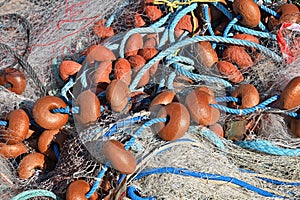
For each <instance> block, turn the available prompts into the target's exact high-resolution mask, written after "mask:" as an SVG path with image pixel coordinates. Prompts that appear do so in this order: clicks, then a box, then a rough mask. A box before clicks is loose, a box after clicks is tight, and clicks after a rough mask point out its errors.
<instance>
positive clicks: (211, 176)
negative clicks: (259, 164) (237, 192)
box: [133, 167, 285, 198]
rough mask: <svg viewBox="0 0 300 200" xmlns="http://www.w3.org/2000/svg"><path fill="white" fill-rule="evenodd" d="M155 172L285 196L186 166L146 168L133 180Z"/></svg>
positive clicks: (264, 193) (262, 194)
mask: <svg viewBox="0 0 300 200" xmlns="http://www.w3.org/2000/svg"><path fill="white" fill-rule="evenodd" d="M154 174H176V175H181V176H190V177H195V178H202V179H207V180H215V181H223V182H228V183H231V184H234V185H237V186H240V187H242V188H245V189H248V190H250V191H252V192H255V193H257V194H259V195H261V196H264V197H273V198H285V197H284V196H279V195H276V194H274V193H271V192H269V191H266V190H263V189H261V188H258V187H256V186H254V185H251V184H249V183H246V182H244V181H242V180H239V179H237V178H234V177H230V176H223V175H219V174H210V173H205V172H194V171H190V170H187V169H184V168H175V167H162V168H153V169H146V170H144V171H142V172H140V173H139V174H137V175H136V176H135V177H134V179H133V180H138V179H141V178H144V177H146V176H149V175H154Z"/></svg>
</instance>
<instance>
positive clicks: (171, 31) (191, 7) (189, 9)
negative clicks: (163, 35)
mask: <svg viewBox="0 0 300 200" xmlns="http://www.w3.org/2000/svg"><path fill="white" fill-rule="evenodd" d="M197 6H198V4H197V3H193V4H191V5H189V6H187V7H185V8H183V9H182V10H181V11H180V12H178V14H176V15H175V17H174V19H173V21H172V22H171V25H170V28H169V41H170V43H171V44H172V43H174V42H175V36H174V30H175V27H176V25H177V24H178V22H179V21H180V20H181V18H182V17H184V16H185V15H186V14H187V13H189V12H192V11H193V10H195V9H196V8H197Z"/></svg>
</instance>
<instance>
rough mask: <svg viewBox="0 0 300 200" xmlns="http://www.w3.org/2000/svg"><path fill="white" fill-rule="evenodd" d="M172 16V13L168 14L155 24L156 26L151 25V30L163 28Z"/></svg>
mask: <svg viewBox="0 0 300 200" xmlns="http://www.w3.org/2000/svg"><path fill="white" fill-rule="evenodd" d="M170 16H171V13H168V14H167V15H166V16H164V17H162V18H160V19H159V20H158V21H157V22H155V23H154V24H151V25H150V27H151V28H158V27H161V26H162V25H164V24H165V23H166V22H167V20H168V19H169V17H170Z"/></svg>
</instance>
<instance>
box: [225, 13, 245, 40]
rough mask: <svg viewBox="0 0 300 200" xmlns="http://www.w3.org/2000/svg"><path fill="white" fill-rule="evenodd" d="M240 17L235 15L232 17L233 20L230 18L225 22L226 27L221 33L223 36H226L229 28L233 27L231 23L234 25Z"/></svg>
mask: <svg viewBox="0 0 300 200" xmlns="http://www.w3.org/2000/svg"><path fill="white" fill-rule="evenodd" d="M240 19H241V17H240V16H237V17H235V18H233V20H231V21H230V22H229V23H228V24H227V26H226V28H225V30H224V33H223V37H228V33H229V31H230V29H231V28H232V27H233V25H235V24H236V23H237V22H238V21H239V20H240Z"/></svg>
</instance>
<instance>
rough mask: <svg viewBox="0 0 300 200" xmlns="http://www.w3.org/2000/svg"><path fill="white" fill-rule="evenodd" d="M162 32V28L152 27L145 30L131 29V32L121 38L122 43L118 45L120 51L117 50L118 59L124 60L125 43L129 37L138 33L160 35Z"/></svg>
mask: <svg viewBox="0 0 300 200" xmlns="http://www.w3.org/2000/svg"><path fill="white" fill-rule="evenodd" d="M163 30H164V28H152V27H145V28H135V29H132V30H130V31H128V32H127V33H126V34H125V35H124V37H123V39H122V41H121V43H120V50H119V54H120V57H121V58H124V55H125V52H124V51H125V44H126V41H127V40H128V38H129V37H130V36H132V35H133V34H136V33H140V34H143V33H146V34H148V33H160V32H162V31H163Z"/></svg>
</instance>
